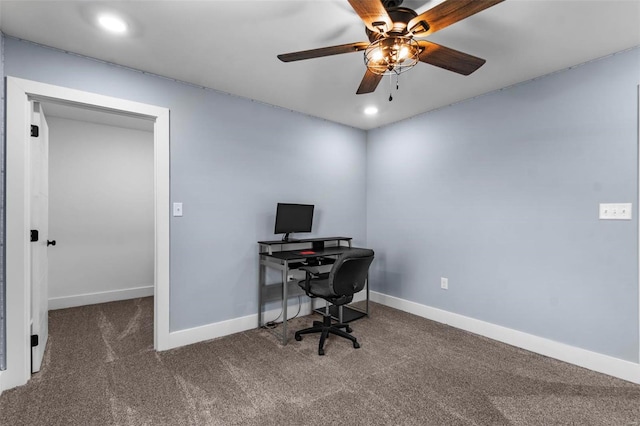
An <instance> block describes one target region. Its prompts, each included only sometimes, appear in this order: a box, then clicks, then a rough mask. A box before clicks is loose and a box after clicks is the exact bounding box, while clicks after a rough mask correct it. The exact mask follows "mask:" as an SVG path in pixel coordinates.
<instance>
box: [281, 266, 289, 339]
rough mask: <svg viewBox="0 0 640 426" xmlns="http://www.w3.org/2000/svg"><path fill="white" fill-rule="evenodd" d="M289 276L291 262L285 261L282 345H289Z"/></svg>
mask: <svg viewBox="0 0 640 426" xmlns="http://www.w3.org/2000/svg"><path fill="white" fill-rule="evenodd" d="M287 275H289V262H287V261H286V260H285V261H284V265H283V268H282V345H283V346H284V345H286V344H287V306H288V305H289V300H288V299H289V294H288V287H289V285H288V284H289V283H288V282H287Z"/></svg>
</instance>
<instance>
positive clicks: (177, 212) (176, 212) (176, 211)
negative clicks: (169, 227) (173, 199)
mask: <svg viewBox="0 0 640 426" xmlns="http://www.w3.org/2000/svg"><path fill="white" fill-rule="evenodd" d="M173 216H174V217H180V216H182V203H173Z"/></svg>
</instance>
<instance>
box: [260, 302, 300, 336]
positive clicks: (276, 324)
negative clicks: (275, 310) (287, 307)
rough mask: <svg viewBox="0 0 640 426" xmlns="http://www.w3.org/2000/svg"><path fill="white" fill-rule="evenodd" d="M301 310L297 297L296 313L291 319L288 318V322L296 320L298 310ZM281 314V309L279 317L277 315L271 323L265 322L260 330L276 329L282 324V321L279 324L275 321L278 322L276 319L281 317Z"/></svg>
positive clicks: (298, 313)
mask: <svg viewBox="0 0 640 426" xmlns="http://www.w3.org/2000/svg"><path fill="white" fill-rule="evenodd" d="M301 309H302V300H301V299H300V296H298V312H296V314H295V315H294V316H293V317H291V318H289V320H292V319H294V318H297V317H298V315H300V310H301ZM282 312H283V311H282V309H281V310H280V314H279V315H278V316H277V317H276V318H275V319H274V320H273V321H268V322H266V323H265V324H264V325H263V326H262V328H268V329H272V328H276V327H277V326H278V325H280V324H282V321H280V322H276V321H278V318H280V317H281V316H282ZM289 320H287V321H289Z"/></svg>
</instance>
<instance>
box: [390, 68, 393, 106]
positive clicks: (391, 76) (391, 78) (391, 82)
mask: <svg viewBox="0 0 640 426" xmlns="http://www.w3.org/2000/svg"><path fill="white" fill-rule="evenodd" d="M392 84H393V74H389V102H391V101H392V100H393V96H391V92H392V91H393V89H392V86H391V85H392Z"/></svg>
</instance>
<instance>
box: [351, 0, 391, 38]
mask: <svg viewBox="0 0 640 426" xmlns="http://www.w3.org/2000/svg"><path fill="white" fill-rule="evenodd" d="M349 4H350V5H351V7H352V8H353V10H355V11H356V13H357V14H358V16H360V18H361V19H362V20H363V21H364V23H365V25H366V26H367V28H369V29H370V30H371V31H373V32H374V33H380V32H382V33H385V32H387V31H389V30H391V28H392V27H393V21H392V20H391V17H390V16H389V14H388V13H387V9H385V8H384V6H383V5H382V2H381V1H380V0H349Z"/></svg>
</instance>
